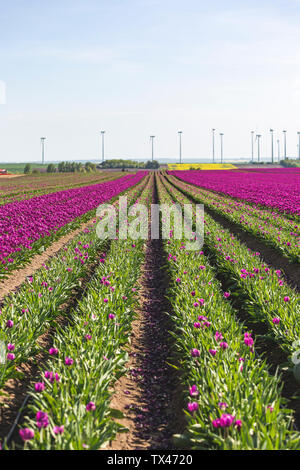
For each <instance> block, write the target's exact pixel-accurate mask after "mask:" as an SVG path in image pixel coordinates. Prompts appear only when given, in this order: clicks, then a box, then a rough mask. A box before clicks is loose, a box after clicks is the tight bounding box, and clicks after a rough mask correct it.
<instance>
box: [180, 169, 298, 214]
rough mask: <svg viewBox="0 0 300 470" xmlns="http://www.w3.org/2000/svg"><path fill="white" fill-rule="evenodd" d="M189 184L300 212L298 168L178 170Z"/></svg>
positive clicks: (287, 210)
mask: <svg viewBox="0 0 300 470" xmlns="http://www.w3.org/2000/svg"><path fill="white" fill-rule="evenodd" d="M172 174H173V175H175V176H177V177H178V178H180V179H183V180H184V181H186V182H188V183H192V184H195V185H197V186H202V187H203V188H206V189H210V190H212V191H216V192H220V193H223V194H227V195H229V196H232V197H234V198H237V199H241V200H246V201H248V202H250V203H254V204H260V205H262V206H265V207H272V208H273V209H276V210H279V211H280V212H284V213H287V214H294V215H298V217H299V215H300V208H299V207H300V204H299V203H300V194H299V180H300V171H299V169H298V168H296V169H294V168H288V169H284V170H283V169H279V170H276V169H275V170H274V169H273V170H269V171H268V170H266V171H253V170H252V171H251V170H250V171H249V170H248V171H246V172H243V171H222V170H219V171H217V172H216V171H205V172H204V171H177V172H176V171H175V172H172Z"/></svg>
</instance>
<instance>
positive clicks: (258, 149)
mask: <svg viewBox="0 0 300 470" xmlns="http://www.w3.org/2000/svg"><path fill="white" fill-rule="evenodd" d="M260 138H261V134H256V139H255V141H256V140H257V161H258V162H259V161H260Z"/></svg>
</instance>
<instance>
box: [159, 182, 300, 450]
mask: <svg viewBox="0 0 300 470" xmlns="http://www.w3.org/2000/svg"><path fill="white" fill-rule="evenodd" d="M158 189H159V199H160V201H161V202H164V203H170V202H171V200H173V201H176V202H179V203H181V198H180V197H179V198H178V196H180V194H179V193H176V191H175V192H174V191H173V190H172V193H171V194H170V193H169V192H167V191H166V187H165V186H164V185H163V183H162V181H158ZM171 196H172V197H171ZM171 235H172V232H171ZM165 249H166V250H167V253H168V261H169V271H170V276H171V280H172V282H171V286H170V290H169V298H170V301H171V304H172V309H173V315H172V319H173V322H174V325H175V333H174V335H175V339H176V341H175V344H176V347H177V352H176V358H177V363H176V367H177V369H178V372H179V373H180V375H181V381H182V388H183V394H184V399H185V402H186V406H187V409H186V415H187V427H186V430H185V432H184V433H183V434H182V435H176V436H175V443H176V446H177V447H179V448H182V447H184V448H185V447H188V448H192V449H223V450H225V449H226V450H228V449H234V450H238V449H243V450H250V449H268V450H271V449H272V450H275V449H282V448H286V449H299V448H300V447H299V446H300V444H299V442H300V441H299V433H297V432H294V431H293V430H292V422H293V419H292V412H291V410H288V409H286V408H285V407H284V405H285V402H284V400H283V399H282V398H281V397H280V391H281V386H280V382H279V378H278V376H276V375H275V376H271V375H270V374H269V373H268V368H267V365H266V363H265V362H264V361H262V360H261V359H260V358H259V356H257V354H256V352H255V344H254V340H253V338H252V336H251V332H249V331H247V330H245V328H244V326H243V324H240V323H239V322H238V321H237V320H236V317H235V311H234V310H233V308H232V307H231V305H230V302H229V300H228V298H229V293H227V292H223V291H222V288H221V285H220V283H219V281H218V280H217V279H216V272H215V269H214V268H213V267H211V266H210V264H209V261H208V259H207V257H206V256H205V255H204V253H203V251H201V252H199V251H198V252H193V251H190V252H188V251H187V250H186V248H185V242H184V241H181V240H176V239H174V238H173V237H171V239H170V240H169V241H167V242H165Z"/></svg>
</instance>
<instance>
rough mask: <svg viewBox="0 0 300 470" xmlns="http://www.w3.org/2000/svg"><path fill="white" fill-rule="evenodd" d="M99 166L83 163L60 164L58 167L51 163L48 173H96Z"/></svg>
mask: <svg viewBox="0 0 300 470" xmlns="http://www.w3.org/2000/svg"><path fill="white" fill-rule="evenodd" d="M96 169H97V165H95V163H92V162H86V163H85V164H83V163H81V162H60V163H59V164H58V165H57V168H56V165H54V164H53V163H49V165H48V166H47V173H56V170H57V171H58V173H90V172H93V171H96Z"/></svg>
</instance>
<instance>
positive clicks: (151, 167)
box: [145, 160, 159, 170]
mask: <svg viewBox="0 0 300 470" xmlns="http://www.w3.org/2000/svg"><path fill="white" fill-rule="evenodd" d="M145 168H146V169H147V170H155V169H157V168H159V163H158V162H157V161H156V160H153V161H151V160H148V162H147V163H146V164H145Z"/></svg>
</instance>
